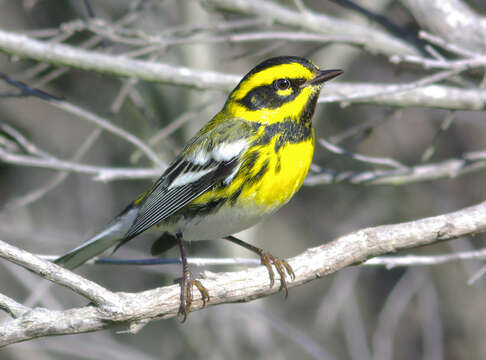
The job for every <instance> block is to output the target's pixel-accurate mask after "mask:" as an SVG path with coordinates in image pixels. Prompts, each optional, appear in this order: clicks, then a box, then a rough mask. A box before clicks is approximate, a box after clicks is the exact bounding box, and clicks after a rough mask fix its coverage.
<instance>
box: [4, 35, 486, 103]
mask: <svg viewBox="0 0 486 360" xmlns="http://www.w3.org/2000/svg"><path fill="white" fill-rule="evenodd" d="M0 51H4V52H6V53H9V54H12V55H16V56H20V57H27V58H30V59H36V60H39V61H42V62H48V63H52V64H55V65H59V66H61V65H62V66H70V67H73V68H78V69H84V70H89V71H95V72H100V73H107V74H113V75H117V76H124V77H133V78H137V79H141V80H146V81H159V82H165V83H169V84H174V85H180V86H188V87H193V88H199V89H219V90H225V91H229V90H231V89H232V88H233V87H234V86H235V85H236V84H237V83H238V81H239V80H240V76H237V75H229V74H223V73H218V72H211V71H201V70H195V69H190V68H187V67H181V66H173V65H168V64H164V63H155V62H151V61H142V60H133V59H127V58H124V57H121V56H115V55H110V54H102V53H99V52H95V51H90V50H84V49H79V48H74V47H71V46H68V45H63V44H50V43H47V42H43V41H38V40H34V39H31V38H29V37H27V36H25V35H19V34H16V33H12V32H6V31H3V30H0ZM454 69H455V68H454ZM461 69H462V68H461ZM419 85H420V84H419ZM404 86H405V87H404ZM407 86H408V87H407ZM397 91H400V92H397ZM357 94H359V95H360V96H357ZM320 102H347V103H351V102H355V103H368V104H370V103H371V104H379V105H389V106H420V107H434V108H444V109H455V110H482V109H484V108H485V107H486V106H485V104H486V91H485V90H479V89H461V88H458V87H450V86H442V85H429V86H421V87H419V86H418V85H417V84H416V83H414V84H412V85H411V86H409V85H407V84H401V85H399V84H397V85H395V84H392V85H391V84H376V83H375V84H359V83H342V82H339V83H334V84H333V83H329V84H327V85H326V87H325V89H324V91H323V97H321V99H320Z"/></svg>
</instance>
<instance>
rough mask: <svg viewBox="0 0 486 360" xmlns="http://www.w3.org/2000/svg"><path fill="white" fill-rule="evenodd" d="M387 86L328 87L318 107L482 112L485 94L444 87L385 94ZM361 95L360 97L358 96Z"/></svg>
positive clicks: (343, 83)
mask: <svg viewBox="0 0 486 360" xmlns="http://www.w3.org/2000/svg"><path fill="white" fill-rule="evenodd" d="M389 86H390V88H391V89H392V90H394V89H395V87H396V86H400V85H390V84H377V83H374V84H371V83H366V84H360V83H345V82H340V83H334V84H333V83H329V84H326V85H325V87H324V90H323V91H322V96H321V97H320V98H319V102H320V103H331V102H344V103H362V104H364V103H366V104H376V105H386V106H399V107H431V108H439V109H450V110H484V109H485V108H486V91H484V90H481V89H461V88H458V87H452V86H445V85H428V86H424V87H418V88H414V89H411V90H407V91H403V92H392V93H390V94H388V93H387V90H388V87H389ZM357 94H360V95H361V96H359V97H358V96H357Z"/></svg>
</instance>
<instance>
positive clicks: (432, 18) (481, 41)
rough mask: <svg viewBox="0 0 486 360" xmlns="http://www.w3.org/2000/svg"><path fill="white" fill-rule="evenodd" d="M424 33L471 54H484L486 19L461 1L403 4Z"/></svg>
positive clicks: (412, 0) (410, 1) (429, 0)
mask: <svg viewBox="0 0 486 360" xmlns="http://www.w3.org/2000/svg"><path fill="white" fill-rule="evenodd" d="M402 3H403V4H404V5H405V6H406V7H407V8H408V9H409V10H410V11H411V12H412V14H413V16H414V17H415V19H416V20H417V22H418V23H419V24H420V25H421V27H422V28H423V29H426V30H428V31H429V32H431V33H433V34H436V35H439V36H440V37H442V38H444V39H446V40H447V41H448V42H452V43H454V44H457V45H460V46H462V47H466V48H468V49H470V50H473V51H478V49H479V51H480V52H483V53H484V51H485V50H486V18H485V17H482V16H479V15H478V14H477V13H476V12H474V11H473V10H472V9H471V8H470V7H469V6H468V5H467V4H466V3H465V2H464V1H462V0H427V1H421V0H402Z"/></svg>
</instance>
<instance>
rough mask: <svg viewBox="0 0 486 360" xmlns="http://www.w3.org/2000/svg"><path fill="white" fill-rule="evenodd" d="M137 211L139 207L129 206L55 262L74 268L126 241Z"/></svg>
mask: <svg viewBox="0 0 486 360" xmlns="http://www.w3.org/2000/svg"><path fill="white" fill-rule="evenodd" d="M137 213H138V209H136V208H133V207H128V208H127V209H126V210H125V211H123V212H122V213H121V214H120V215H119V216H117V217H116V218H115V219H114V220H113V221H112V222H111V223H110V224H108V226H107V227H106V228H105V229H104V230H103V231H102V232H100V233H99V234H97V235H95V236H93V237H92V238H91V239H89V240H88V241H86V242H85V243H83V244H81V245H79V246H78V247H76V248H74V249H73V250H71V251H69V252H68V253H66V254H64V255H63V256H61V257H59V258H57V259H56V260H54V262H55V263H56V264H58V265H61V266H62V267H65V268H67V269H74V268H76V267H78V266H80V265H82V264H84V263H85V262H86V261H88V260H89V259H91V258H93V257H95V256H96V255H99V254H101V253H102V252H103V251H105V250H106V249H108V248H110V247H112V246H113V245H115V244H117V243H120V242H123V241H125V234H126V233H127V231H128V229H129V228H130V227H131V226H132V224H133V222H134V221H135V218H136V216H137Z"/></svg>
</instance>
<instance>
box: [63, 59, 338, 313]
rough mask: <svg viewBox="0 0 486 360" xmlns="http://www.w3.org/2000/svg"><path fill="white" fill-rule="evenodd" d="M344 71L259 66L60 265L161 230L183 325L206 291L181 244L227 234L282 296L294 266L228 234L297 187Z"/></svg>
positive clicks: (158, 247) (297, 63) (277, 63)
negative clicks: (179, 266) (176, 273)
mask: <svg viewBox="0 0 486 360" xmlns="http://www.w3.org/2000/svg"><path fill="white" fill-rule="evenodd" d="M341 73H342V71H341V70H323V71H322V70H319V68H318V67H317V66H316V65H315V64H313V63H312V62H310V61H308V60H306V59H303V58H299V57H290V56H283V57H275V58H271V59H268V60H266V61H264V62H262V63H261V64H259V65H257V66H256V67H255V68H254V69H253V70H251V71H250V72H249V73H248V74H247V75H245V77H243V79H242V80H241V81H240V83H239V84H238V86H237V87H236V88H235V89H234V90H233V91H232V92H231V94H230V96H229V97H228V100H227V101H226V103H225V105H224V107H223V109H222V110H221V111H220V112H219V113H218V114H217V115H216V116H215V117H214V118H213V119H212V120H211V121H209V122H208V123H207V124H206V125H205V126H204V127H203V128H202V129H201V130H200V131H199V132H198V133H197V134H196V135H195V136H194V137H193V138H192V140H190V141H189V143H188V145H187V146H186V147H185V148H184V150H183V151H182V152H181V153H180V155H179V156H177V158H176V159H175V160H174V161H173V162H172V164H171V165H170V166H169V167H168V168H167V169H166V170H165V171H164V173H163V174H162V176H161V177H160V178H159V179H158V180H157V181H156V182H155V183H154V185H153V186H152V187H151V188H150V189H149V190H148V191H146V192H144V193H143V194H142V195H140V196H139V197H138V198H137V199H136V200H135V201H134V202H133V203H131V204H130V205H129V206H128V207H127V208H126V209H125V210H124V211H123V212H122V213H121V214H120V215H118V216H117V217H116V218H115V219H114V220H113V221H112V222H111V223H110V224H109V225H108V226H107V227H106V229H105V230H103V231H102V232H101V233H99V234H98V235H96V236H94V237H93V238H92V239H90V240H89V241H87V242H86V243H84V244H82V245H80V246H79V247H77V248H75V249H73V250H72V251H70V252H68V253H67V254H65V255H64V256H62V257H60V258H59V259H57V260H56V263H58V264H60V265H62V266H65V267H67V268H74V267H77V266H79V265H80V264H82V263H84V262H85V261H87V260H88V259H90V258H92V257H94V256H96V255H98V254H100V253H101V252H103V251H105V250H106V249H107V248H109V247H111V246H114V245H116V246H117V247H119V246H120V245H122V244H124V243H125V242H127V241H129V240H130V239H132V238H134V237H135V236H137V235H139V234H140V233H142V232H144V231H146V230H148V229H151V230H155V231H158V232H161V233H164V234H166V235H164V236H162V237H161V238H160V239H159V240H157V241H156V242H155V243H154V246H153V248H152V253H158V252H160V251H163V250H165V249H166V248H167V247H169V245H172V243H174V244H175V243H177V244H178V245H179V249H180V251H181V258H182V263H183V278H182V284H181V286H182V290H181V307H180V314H181V315H182V316H183V319H185V317H186V315H187V313H188V312H189V310H190V306H191V302H192V288H193V285H195V286H196V287H197V288H198V289H199V290H200V292H201V294H202V297H203V300H204V301H205V300H207V299H209V295H208V294H207V291H206V289H205V288H204V287H203V286H202V284H201V283H200V282H199V281H198V280H195V279H194V278H193V276H192V273H191V272H190V271H189V267H188V265H187V259H186V254H185V249H184V245H183V240H186V241H194V240H211V239H218V238H226V239H228V240H230V241H232V242H234V243H237V244H239V245H242V246H245V247H246V248H248V249H249V250H252V251H254V252H256V253H258V254H259V255H260V256H261V258H262V263H264V264H265V265H266V266H267V268H268V270H269V274H270V279H271V283H272V284H273V281H274V275H273V270H272V267H271V265H274V266H275V267H276V269H277V272H278V273H279V275H280V278H281V289H283V290H285V291H286V292H287V286H286V281H285V276H286V272H287V273H288V274H289V275H291V276H293V271H292V269H291V267H290V266H289V265H288V264H287V263H286V262H285V261H284V260H281V259H279V258H276V257H273V256H271V255H270V254H268V253H265V252H264V251H263V250H261V249H259V248H257V247H254V246H253V245H250V244H247V243H244V242H242V241H241V240H238V239H236V238H234V237H233V236H231V235H232V234H234V233H236V232H239V231H241V230H244V229H246V228H248V227H250V226H252V225H254V224H255V223H257V222H259V221H260V220H261V219H262V218H264V217H265V216H268V215H270V214H272V213H274V212H275V211H276V210H278V209H279V208H280V207H282V206H283V205H284V204H285V203H287V202H288V200H289V199H290V198H291V197H292V196H293V195H294V194H295V192H296V191H297V190H298V189H299V188H300V187H301V185H302V183H303V181H304V178H305V176H306V175H307V172H308V170H309V166H310V164H311V161H312V156H313V152H314V130H313V128H312V116H313V114H314V109H315V106H316V103H317V99H318V96H319V93H320V90H321V88H322V85H323V83H324V82H325V81H326V80H330V79H332V78H334V77H336V76H338V75H340V74H341ZM171 239H172V240H171Z"/></svg>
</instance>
